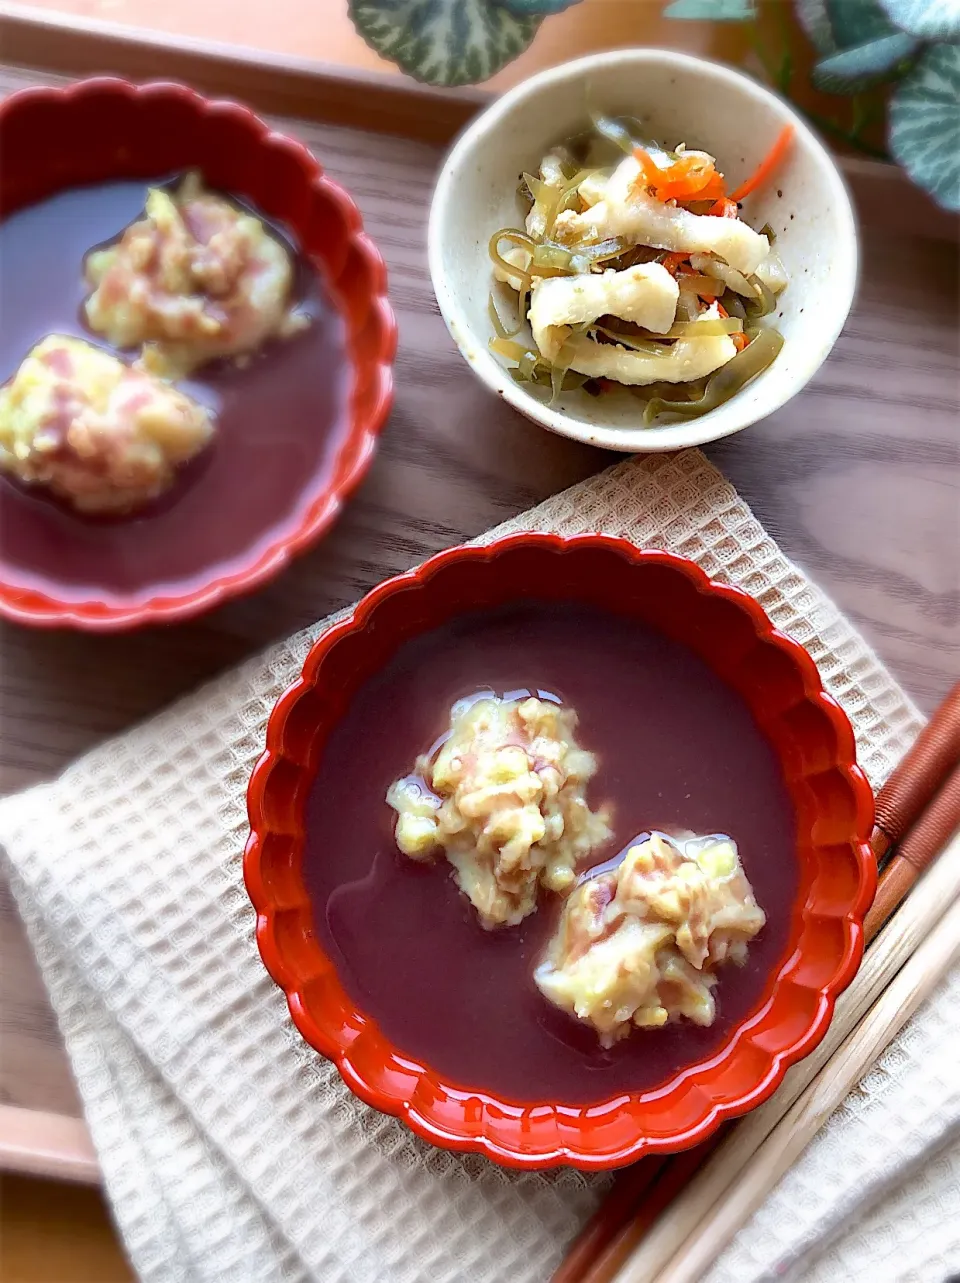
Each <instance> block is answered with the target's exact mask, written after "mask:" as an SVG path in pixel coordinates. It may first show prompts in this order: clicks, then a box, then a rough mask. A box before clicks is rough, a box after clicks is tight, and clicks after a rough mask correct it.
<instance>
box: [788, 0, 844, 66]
mask: <svg viewBox="0 0 960 1283" xmlns="http://www.w3.org/2000/svg"><path fill="white" fill-rule="evenodd" d="M794 8H795V9H796V13H797V21H798V22H799V23H800V26H801V27H803V29H804V31H805V32H806V33H807V39H808V40H809V41H810V43H811V44H812V45H813V47H814V49H816V51H817V53H820V54H828V53H836V51H837V42H836V40H834V38H833V24H832V23H831V21H830V15H829V13H828V12H827V0H794Z"/></svg>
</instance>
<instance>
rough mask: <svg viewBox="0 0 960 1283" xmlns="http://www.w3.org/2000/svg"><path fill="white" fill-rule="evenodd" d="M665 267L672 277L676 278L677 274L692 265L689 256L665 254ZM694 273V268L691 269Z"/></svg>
mask: <svg viewBox="0 0 960 1283" xmlns="http://www.w3.org/2000/svg"><path fill="white" fill-rule="evenodd" d="M663 265H664V267H665V268H666V269H667V271H668V272H669V273H670V275H671V276H676V274H677V272H682V271H684V270H685V268H686V267H689V265H690V255H689V254H665V255H664V256H663ZM690 271H691V272H692V271H693V268H692V267H691V268H690Z"/></svg>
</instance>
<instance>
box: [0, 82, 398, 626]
mask: <svg viewBox="0 0 960 1283" xmlns="http://www.w3.org/2000/svg"><path fill="white" fill-rule="evenodd" d="M102 95H107V96H109V97H110V98H112V99H114V100H115V101H116V106H117V110H120V111H122V110H123V109H124V105H126V106H127V107H129V106H131V105H132V104H134V103H136V102H137V101H138V100H144V99H148V98H149V99H152V100H154V101H155V100H156V99H158V98H163V99H166V100H168V101H170V102H171V103H173V104H176V105H178V106H181V107H182V106H184V105H186V106H187V107H189V108H190V109H191V110H192V111H193V112H194V113H195V114H196V116H197V117H198V118H200V117H204V116H211V115H214V114H215V115H217V116H218V117H219V118H223V117H224V116H229V117H232V118H233V119H234V120H237V121H242V122H244V124H245V126H246V129H247V132H248V134H249V136H250V138H251V140H252V142H253V144H254V145H255V146H258V147H262V148H265V149H268V150H269V149H273V148H282V150H283V152H284V155H285V157H286V158H287V159H288V160H289V159H290V158H291V157H292V158H295V159H296V162H297V164H298V166H299V168H300V171H301V174H302V177H303V181H304V183H305V184H307V185H308V187H309V188H310V194H311V196H313V197H314V199H315V200H317V201H318V202H323V203H325V204H327V205H333V206H335V207H336V209H337V212H338V216H339V217H340V219H341V220H342V221H343V223H344V225H345V226H346V227H347V228H348V229H349V231H348V238H347V248H348V251H349V254H350V255H352V256H353V257H354V260H355V261H357V260H359V261H360V262H362V264H363V266H364V268H365V269H366V270H365V271H363V272H361V273H360V274H359V275H358V276H357V278H356V280H355V281H354V282H353V283H346V282H343V281H331V280H330V273H329V272H325V273H324V275H325V277H326V284H327V287H328V289H329V290H330V293H331V295H332V297H333V299H334V302H335V304H336V305H337V308H338V310H339V311H341V312H343V311H344V298H343V294H344V286H346V292H347V293H350V294H351V297H353V296H354V295H356V294H357V293H358V292H359V291H360V290H361V289H363V290H364V297H363V299H362V300H361V301H362V303H363V304H364V305H365V307H366V310H367V312H368V316H369V318H370V319H371V320H372V321H373V325H372V327H370V326H369V325H368V327H367V328H368V330H370V329H371V328H372V333H373V335H374V339H373V342H372V343H371V342H370V340H369V339H368V340H367V341H366V342H361V340H360V338H359V336H357V335H351V334H350V333H349V331H348V337H347V345H348V346H347V353H348V358H349V361H350V364H351V365H352V367H353V373H354V386H353V389H352V392H351V410H350V422H349V425H348V430H347V432H346V433H345V434H344V438H343V441H342V443H341V446H340V449H339V451H338V455H337V459H336V462H335V465H334V469H333V474H332V476H330V477H329V478H328V479H327V481H326V482H325V483H324V484H323V485H322V486H321V487H319V488H318V490H317V493H316V494H314V495H313V496H312V497H311V501H310V503H309V505H308V506H307V508H306V510H305V511H304V514H303V518H302V520H301V521H300V523H299V524H298V525H297V526H296V527H295V528H293V529H291V530H290V531H288V532H287V533H285V534H283V535H282V536H280V537H278V538H277V539H275V540H274V541H273V542H271V543H270V544H269V545H268V546H267V547H266V548H264V549H262V550H260V551H258V552H256V553H254V554H251V557H250V559H249V561H247V562H246V563H244V564H242V565H240V566H239V567H237V568H236V569H233V570H231V571H229V572H220V573H214V574H213V575H212V576H211V578H210V579H209V580H208V581H207V582H205V583H201V584H199V585H197V586H196V587H195V588H191V589H190V590H185V591H183V592H182V593H176V594H170V595H162V594H157V595H154V596H147V597H145V598H144V597H140V596H138V597H132V598H131V600H130V601H129V602H107V601H103V600H100V599H98V598H97V597H90V598H87V599H84V600H82V601H67V600H61V599H60V598H58V597H56V596H55V595H53V594H51V593H48V592H43V591H41V590H39V589H37V588H34V587H31V586H27V585H23V584H18V583H16V582H11V581H10V580H9V579H8V578H5V577H4V574H5V572H4V571H2V570H0V615H2V616H6V618H8V619H13V620H15V621H16V622H18V623H21V624H29V625H31V626H33V627H48V628H56V627H69V628H79V629H83V630H87V631H96V632H112V631H117V630H121V629H129V628H136V627H139V626H141V625H145V624H169V623H175V622H177V621H179V620H184V619H188V618H190V617H192V616H194V615H197V614H200V613H201V612H203V611H206V610H210V609H212V608H213V607H214V606H217V605H219V604H220V603H222V602H224V601H226V600H228V599H229V598H231V597H235V596H237V595H239V594H241V593H247V592H250V591H251V590H253V589H254V588H257V587H259V586H261V585H262V584H264V583H266V582H267V580H269V579H272V578H273V577H274V576H275V575H277V574H278V573H279V572H280V571H281V570H282V569H283V568H284V567H285V566H286V565H287V564H288V563H289V561H290V560H291V558H293V557H294V556H296V555H297V554H298V553H301V552H303V551H304V550H305V549H306V548H308V547H309V546H310V545H311V544H313V543H315V542H316V541H317V540H318V539H319V538H320V537H321V535H323V534H324V533H325V532H326V531H327V530H328V529H329V528H330V526H331V525H332V524H333V522H334V521H335V520H336V518H337V516H338V515H339V513H340V511H341V510H342V508H343V506H344V503H345V502H346V500H347V498H348V497H349V496H350V495H351V494H352V493H353V491H354V490H355V489H356V488H357V486H358V485H359V484H360V482H361V480H362V479H363V477H364V476H365V475H366V472H367V470H368V468H369V467H370V464H371V462H372V460H373V455H374V452H375V449H376V445H377V438H378V437H379V434H380V432H381V430H382V428H383V425H384V423H385V422H386V419H387V415H388V414H389V412H390V408H391V406H392V404H393V360H394V355H395V353H396V345H397V322H396V318H395V317H394V314H393V310H392V308H391V307H390V303H389V301H388V299H387V271H386V265H385V264H384V261H383V258H382V257H381V255H380V252H379V250H378V249H377V248H376V246H375V245H374V243H373V241H372V240H371V239H370V238H369V237H368V236H367V235H366V233H365V232H364V231H363V223H362V220H361V217H360V212H359V210H358V209H357V206H356V204H355V203H354V201H353V198H352V197H351V196H350V195H349V194H348V193H347V191H346V190H345V189H344V188H343V187H341V186H340V185H339V184H338V183H335V182H334V181H333V180H332V179H330V178H328V177H327V176H326V174H325V173H324V171H323V167H322V165H321V164H320V162H319V161H318V160H317V159H316V157H315V156H314V155H313V154H312V152H310V151H309V149H308V148H307V147H305V146H304V145H303V144H302V143H300V142H297V141H296V139H293V138H290V137H289V136H287V135H285V134H281V133H278V132H277V131H275V130H273V129H271V128H270V126H269V125H267V124H266V122H265V121H263V120H262V119H261V118H260V117H259V116H257V115H256V114H255V113H254V112H253V111H251V110H250V108H249V107H245V106H243V105H242V104H240V103H237V102H233V101H230V100H228V99H209V98H205V97H203V96H202V95H201V94H199V93H197V92H196V91H195V90H193V89H191V88H189V87H188V86H187V85H183V84H179V83H177V82H175V81H151V82H149V83H145V84H134V83H133V82H132V81H129V80H124V79H121V78H119V77H114V76H97V77H93V78H90V79H86V80H79V81H77V82H75V83H74V84H71V85H67V86H65V87H63V88H52V87H32V88H29V89H22V90H19V91H17V92H16V93H13V94H10V95H9V96H8V97H7V98H5V99H3V101H2V102H0V131H2V129H3V128H4V126H5V125H6V123H7V122H8V121H9V120H10V119H11V118H12V117H13V116H14V115H15V113H18V112H20V111H22V110H23V109H24V108H25V107H30V108H32V107H33V105H34V104H36V103H37V102H41V103H44V104H46V105H50V106H53V107H56V108H58V109H60V110H64V111H68V110H70V109H71V108H72V107H75V106H76V105H77V104H80V103H82V102H83V100H85V99H87V98H89V97H90V96H102ZM240 194H242V193H240ZM362 281H368V282H371V283H372V288H370V289H369V290H366V289H365V288H364V287H363V286H362V285H360V284H358V282H362Z"/></svg>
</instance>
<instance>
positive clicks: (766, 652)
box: [244, 534, 877, 1169]
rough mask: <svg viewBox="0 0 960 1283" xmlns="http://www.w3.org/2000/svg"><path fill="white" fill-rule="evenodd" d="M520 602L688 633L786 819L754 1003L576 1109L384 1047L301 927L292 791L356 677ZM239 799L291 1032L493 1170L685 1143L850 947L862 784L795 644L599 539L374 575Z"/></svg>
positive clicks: (835, 714) (696, 584) (701, 1134)
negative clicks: (650, 1074) (706, 1036)
mask: <svg viewBox="0 0 960 1283" xmlns="http://www.w3.org/2000/svg"><path fill="white" fill-rule="evenodd" d="M531 598H533V599H544V600H552V601H558V600H559V601H573V602H577V603H582V604H586V605H592V606H596V607H600V608H604V609H608V610H614V611H615V612H616V613H618V614H620V615H621V616H622V615H626V616H627V617H628V618H632V619H635V620H637V621H639V622H642V623H644V624H646V625H652V626H653V627H655V628H657V629H659V630H660V631H661V632H662V633H665V634H666V635H667V636H668V637H670V638H672V639H674V640H676V641H677V642H679V643H681V644H683V645H686V646H689V647H690V648H691V649H692V650H693V651H694V652H695V653H696V654H698V655H699V656H700V657H701V658H702V659H704V660H705V661H706V662H707V664H708V665H709V666H710V667H711V668H712V669H713V670H714V671H715V672H716V673H717V674H719V676H720V677H721V678H723V679H724V680H725V681H726V682H727V683H728V684H729V685H730V686H732V687H733V688H734V689H735V690H736V691H737V692H738V693H739V695H740V696H741V697H742V698H743V700H744V701H745V702H746V704H747V706H748V707H749V709H750V711H751V713H752V715H753V717H754V720H755V721H756V723H757V724H758V725H759V727H760V729H761V731H762V732H763V733H764V734H765V736H766V737H767V739H768V741H769V742H770V743H771V745H772V746H773V748H774V750H775V752H776V754H777V756H778V758H779V761H780V764H781V768H782V771H783V775H784V779H785V781H786V785H787V789H788V792H789V794H790V797H791V800H792V802H793V806H794V810H795V813H796V819H797V855H798V860H799V866H800V879H799V886H798V889H797V892H796V895H795V898H794V901H793V908H792V916H791V923H790V930H789V939H788V943H787V947H786V949H785V950H784V952H783V955H782V960H781V962H780V964H779V969H778V970H777V972H776V975H775V977H773V983H772V984H771V985H769V986H768V987H767V989H766V990H765V994H766V996H765V997H764V998H763V999H762V1000H761V1003H760V1005H759V1006H758V1007H757V1008H756V1009H755V1010H753V1011H752V1012H750V1013H749V1015H748V1016H747V1017H746V1018H745V1019H744V1020H742V1021H741V1022H740V1023H739V1024H738V1025H736V1026H735V1027H734V1028H733V1029H732V1030H731V1031H730V1033H729V1035H728V1036H727V1037H726V1038H725V1040H724V1042H723V1044H722V1045H721V1047H720V1049H719V1050H718V1051H713V1052H712V1053H711V1054H710V1055H709V1057H707V1058H706V1059H705V1060H704V1061H703V1062H702V1063H699V1064H689V1065H684V1066H682V1067H681V1068H679V1069H678V1070H677V1072H676V1073H675V1074H674V1076H673V1077H672V1078H671V1079H670V1080H669V1081H667V1082H666V1083H664V1084H661V1085H659V1086H657V1087H656V1088H655V1089H652V1090H649V1091H641V1092H636V1093H634V1094H628V1095H626V1096H624V1095H622V1094H621V1095H618V1096H617V1097H616V1098H615V1099H610V1100H605V1101H598V1102H596V1103H595V1104H591V1105H589V1106H582V1107H581V1106H571V1105H566V1104H565V1105H559V1104H556V1103H554V1102H551V1101H549V1100H536V1101H523V1102H521V1101H515V1100H504V1099H502V1098H498V1097H497V1096H496V1095H495V1094H492V1093H488V1092H485V1091H482V1090H477V1089H475V1088H471V1089H469V1090H466V1089H464V1088H462V1087H460V1086H458V1084H457V1083H454V1082H450V1081H447V1080H446V1079H445V1078H444V1076H443V1075H441V1074H438V1073H437V1072H435V1071H434V1070H433V1069H432V1068H431V1066H430V1065H428V1064H423V1063H419V1062H418V1061H416V1060H415V1059H412V1058H411V1057H410V1056H409V1055H406V1054H404V1053H403V1051H402V1050H401V1049H400V1048H398V1047H396V1046H394V1045H392V1044H391V1042H390V1040H389V1039H388V1038H387V1037H386V1036H385V1035H384V1033H383V1032H382V1031H381V1030H380V1029H379V1028H378V1027H377V1024H376V1022H375V1021H373V1020H371V1019H370V1018H368V1017H367V1016H366V1015H364V1013H363V1012H362V1011H360V1010H358V1009H357V1008H356V1006H355V1004H354V1003H353V1002H352V1001H351V999H350V997H349V996H348V994H347V992H346V990H345V989H344V987H343V985H342V984H341V981H340V978H339V977H338V974H337V970H336V967H335V965H334V963H333V962H332V961H331V959H330V958H329V957H328V956H327V954H326V953H325V952H324V950H323V948H322V947H321V945H320V943H319V942H318V940H317V936H316V933H315V931H314V927H313V913H312V907H311V903H310V899H309V896H308V893H307V887H306V884H305V880H304V876H303V867H302V865H303V853H304V844H305V831H304V823H305V821H304V814H305V810H304V808H305V803H306V799H307V796H308V794H309V791H310V788H311V785H312V782H313V779H314V777H315V775H316V770H317V766H318V762H319V759H320V755H321V752H322V750H323V746H324V743H325V741H326V740H327V738H328V736H329V734H330V732H331V730H332V729H333V727H334V726H335V725H336V723H337V722H338V720H339V719H340V717H341V716H342V714H343V712H344V710H345V708H346V707H347V704H348V703H349V701H350V699H351V698H352V695H353V693H354V692H355V691H356V690H357V689H358V687H359V686H360V685H361V684H362V683H363V682H364V681H366V680H367V679H368V678H370V677H371V676H372V675H373V674H375V673H376V672H378V671H379V670H380V669H382V668H383V666H384V665H385V664H386V663H387V662H388V660H389V659H390V657H391V656H392V655H393V654H394V653H395V652H396V650H397V649H398V648H399V647H400V646H401V645H402V644H403V643H404V642H406V641H408V640H410V639H411V638H413V637H416V636H417V635H418V634H421V633H423V632H426V631H428V630H430V629H433V628H436V627H438V626H439V625H441V624H443V623H445V622H447V621H449V620H451V619H453V618H456V617H457V616H459V615H462V614H464V613H466V612H469V611H473V610H478V609H484V608H486V607H495V606H499V605H504V604H507V603H510V602H514V601H518V600H530V599H531ZM248 807H249V815H250V829H251V832H250V838H249V841H248V843H247V848H246V854H245V860H244V874H245V878H246V884H247V890H248V892H249V895H250V898H251V900H252V901H253V904H254V907H255V908H256V911H257V928H256V932H257V943H258V945H259V948H260V953H261V956H262V958H263V961H264V963H265V964H266V967H267V970H268V971H269V972H270V974H271V976H272V977H273V978H274V980H275V981H276V982H277V984H278V985H279V986H280V987H281V988H282V989H283V990H284V991H285V993H286V995H287V1001H288V1003H289V1007H290V1012H291V1015H292V1016H293V1019H294V1022H295V1023H296V1025H297V1028H298V1029H299V1030H300V1032H301V1033H302V1034H303V1036H304V1038H306V1040H307V1041H308V1042H309V1043H311V1044H312V1045H313V1046H314V1047H315V1048H316V1049H317V1050H318V1051H320V1052H321V1053H322V1054H323V1055H325V1056H327V1057H329V1058H330V1059H331V1060H333V1061H334V1063H335V1064H336V1066H337V1068H338V1069H339V1071H340V1073H341V1075H342V1077H343V1080H344V1082H345V1083H346V1084H347V1086H348V1087H350V1089H351V1090H352V1091H354V1092H355V1093H356V1094H357V1095H358V1096H360V1097H361V1098H362V1099H363V1100H365V1101H366V1102H367V1103H368V1104H370V1105H373V1106H374V1107H375V1108H377V1109H380V1110H383V1111H384V1112H385V1113H389V1114H395V1115H396V1116H397V1117H399V1118H401V1119H403V1121H404V1122H406V1123H407V1125H408V1126H409V1127H411V1128H412V1129H413V1131H415V1132H416V1133H417V1134H418V1135H420V1136H422V1137H423V1138H424V1139H426V1140H428V1141H430V1142H432V1143H433V1144H435V1145H440V1146H443V1147H446V1148H450V1149H457V1150H470V1151H476V1152H479V1153H483V1154H486V1155H487V1157H489V1158H491V1159H493V1160H494V1161H496V1162H499V1163H502V1164H504V1165H506V1166H509V1167H554V1166H557V1165H560V1164H569V1165H572V1166H575V1167H580V1168H585V1169H596V1168H607V1167H616V1166H619V1165H621V1164H624V1163H629V1162H632V1161H634V1160H635V1159H637V1158H639V1157H640V1156H642V1155H644V1154H647V1153H664V1152H672V1151H675V1150H679V1149H683V1148H686V1147H688V1146H691V1145H695V1144H697V1143H698V1142H700V1141H703V1140H705V1139H706V1138H707V1137H708V1136H709V1135H710V1134H711V1133H712V1132H713V1131H714V1130H715V1129H716V1128H717V1127H718V1126H719V1124H720V1123H721V1122H723V1121H724V1120H726V1119H731V1118H735V1117H737V1116H738V1115H741V1114H743V1113H745V1112H746V1111H747V1110H749V1109H752V1108H754V1107H755V1106H756V1105H759V1104H760V1103H761V1102H762V1101H764V1100H766V1099H767V1097H769V1096H770V1094H771V1093H772V1092H773V1091H774V1089H775V1088H776V1087H777V1086H778V1084H779V1083H780V1082H781V1080H782V1079H783V1076H784V1074H785V1073H786V1071H787V1069H788V1068H789V1066H790V1065H792V1064H793V1063H794V1062H795V1061H797V1060H799V1059H800V1058H801V1057H802V1056H805V1055H806V1054H807V1053H808V1052H810V1051H811V1050H812V1049H813V1048H814V1047H815V1046H816V1045H817V1043H818V1042H819V1041H820V1039H821V1038H822V1037H823V1035H824V1032H825V1031H826V1028H827V1026H828V1024H829V1022H830V1018H831V1016H832V1014H833V1008H834V1004H835V1002H836V999H837V995H838V994H839V993H840V992H841V991H842V990H843V989H844V988H845V987H846V986H847V985H848V984H849V983H850V981H851V979H852V978H853V976H854V974H855V972H856V970H857V967H858V965H859V963H860V958H861V955H862V951H863V917H864V914H865V913H866V911H867V909H868V908H869V906H870V903H871V901H872V899H873V895H874V891H875V889H876V877H877V874H876V866H875V862H874V859H873V856H872V853H871V850H870V847H869V845H868V838H869V834H870V830H871V827H872V822H873V799H872V796H871V792H870V788H869V785H868V784H867V782H866V780H865V778H864V776H863V774H862V773H861V771H860V770H859V769H858V767H857V765H856V761H855V748H854V738H853V731H852V729H851V726H850V723H849V721H848V720H847V718H846V716H845V714H844V713H843V711H842V709H841V708H840V707H839V705H838V704H837V703H836V702H835V701H834V700H833V699H832V698H831V697H830V696H829V695H828V694H826V692H825V691H824V689H823V686H822V684H821V682H820V677H819V674H818V672H817V669H816V666H815V665H814V663H813V660H812V659H811V658H810V656H809V655H808V654H807V652H806V651H805V650H804V649H803V647H802V646H800V645H798V644H797V643H796V642H794V641H791V640H790V638H788V637H785V636H784V635H783V634H782V633H779V632H778V631H777V630H776V629H775V628H774V626H773V625H772V624H771V622H770V620H769V619H768V618H767V616H766V614H765V613H764V611H763V610H762V609H761V607H760V606H759V605H758V604H757V602H756V601H754V600H753V598H751V597H749V596H747V594H746V593H743V592H740V591H739V590H737V589H735V588H729V587H727V586H725V585H722V584H718V583H716V582H714V581H713V580H711V579H709V578H708V577H707V576H706V574H704V572H703V571H702V570H701V569H700V568H699V567H698V566H696V565H695V564H694V563H693V562H690V561H686V560H684V559H682V558H680V557H674V556H672V555H670V554H668V553H663V552H648V551H641V550H638V549H637V548H636V547H634V546H633V545H632V544H630V543H627V542H626V541H625V540H622V539H615V538H609V537H606V536H601V535H582V536H577V537H573V538H561V537H560V536H556V535H542V534H521V535H514V536H511V537H509V538H506V539H501V540H498V541H497V542H495V543H492V544H490V545H488V546H486V547H470V548H453V549H450V550H449V551H447V552H442V553H440V554H439V555H438V556H436V557H433V558H431V559H430V560H429V561H427V562H426V563H424V565H422V566H421V567H420V568H419V569H417V570H413V571H411V572H410V573H409V574H406V575H401V576H400V577H399V578H396V579H391V580H389V581H388V582H386V583H384V584H381V585H380V586H379V587H378V588H375V589H374V590H373V591H372V592H371V593H369V594H368V596H366V597H365V598H364V599H363V600H362V601H361V602H360V603H359V605H357V606H356V607H355V608H354V609H353V610H352V611H351V613H350V615H349V616H348V617H347V618H346V619H344V620H342V621H341V622H340V623H338V624H336V625H335V626H334V627H333V628H331V629H329V631H328V632H326V633H325V634H324V635H323V637H321V638H320V640H319V641H318V642H316V643H315V645H314V646H313V648H312V649H311V651H310V654H309V655H308V656H307V659H306V662H305V663H304V666H303V672H302V675H301V676H300V677H299V678H298V680H297V681H296V682H295V683H294V684H293V685H292V686H291V687H290V689H289V690H287V691H286V692H285V693H284V695H283V696H282V697H281V698H280V700H279V701H278V703H277V704H276V706H275V708H274V710H273V712H272V714H271V716H270V720H269V723H268V726H267V742H266V750H265V752H264V754H263V756H262V757H261V758H260V761H259V762H258V763H257V765H256V767H255V769H254V771H253V775H252V777H251V780H250V786H249V791H248Z"/></svg>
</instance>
